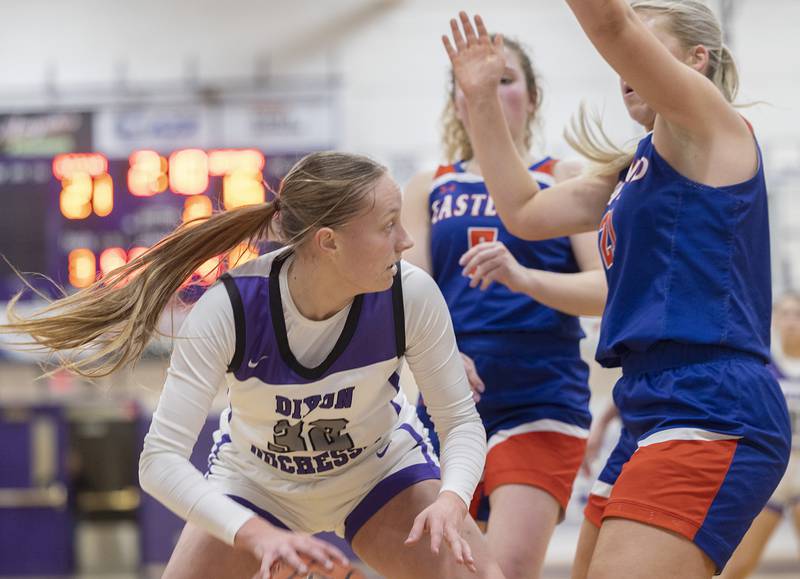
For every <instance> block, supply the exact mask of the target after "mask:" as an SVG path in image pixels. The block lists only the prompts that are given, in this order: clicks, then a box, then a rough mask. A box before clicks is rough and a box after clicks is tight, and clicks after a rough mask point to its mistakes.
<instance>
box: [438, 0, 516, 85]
mask: <svg viewBox="0 0 800 579" xmlns="http://www.w3.org/2000/svg"><path fill="white" fill-rule="evenodd" d="M458 16H459V19H460V21H461V24H460V25H459V22H458V20H456V19H455V18H453V19H451V20H450V31H451V34H452V35H453V40H452V42H451V41H450V37H449V36H447V35H443V36H442V42H443V43H444V49H445V50H446V51H447V56H449V57H450V62H451V63H452V65H453V75H454V76H455V79H456V82H457V83H458V86H459V87H461V90H462V91H464V95H465V96H466V97H467V98H468V99H469V98H470V97H482V96H492V95H494V94H496V93H497V86H498V85H499V84H500V80H501V79H502V77H503V71H504V70H505V67H506V55H505V51H504V50H503V37H502V36H500V35H499V34H498V35H496V36H495V38H494V40H492V39H491V38H490V37H489V33H488V32H487V31H486V26H485V25H484V23H483V20H482V19H481V17H480V16H478V15H476V16H475V26H474V27H473V26H472V23H471V22H470V20H469V16H467V14H466V12H459V14H458ZM462 29H463V33H462ZM476 31H477V32H476Z"/></svg>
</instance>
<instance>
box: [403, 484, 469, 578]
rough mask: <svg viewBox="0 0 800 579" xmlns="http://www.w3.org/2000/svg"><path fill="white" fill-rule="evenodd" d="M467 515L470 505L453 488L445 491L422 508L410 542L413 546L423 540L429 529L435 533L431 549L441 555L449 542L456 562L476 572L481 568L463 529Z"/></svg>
mask: <svg viewBox="0 0 800 579" xmlns="http://www.w3.org/2000/svg"><path fill="white" fill-rule="evenodd" d="M466 517H467V505H465V504H464V501H462V500H461V498H460V497H459V496H458V495H456V494H455V493H452V492H450V491H444V492H443V493H441V494H440V495H439V496H438V498H437V499H436V500H435V501H434V502H433V504H431V505H430V506H429V507H428V508H426V509H425V510H424V511H422V512H421V513H420V514H419V515H417V518H416V519H414V524H413V525H412V527H411V532H410V533H409V534H408V538H407V539H406V545H413V544H415V543H417V542H419V540H420V539H422V536H423V535H424V534H425V533H426V532H427V533H430V536H431V551H432V552H433V553H434V554H435V555H438V554H439V549H440V548H441V545H442V540H444V541H446V542H447V545H448V546H449V547H450V550H451V551H453V555H455V558H456V561H458V563H460V564H461V565H465V566H466V567H467V568H468V569H469V570H470V571H472V572H473V573H474V572H476V571H477V569H476V567H475V559H473V557H472V549H470V547H469V543H467V540H466V539H465V538H464V537H462V536H461V528H462V526H463V524H464V519H466Z"/></svg>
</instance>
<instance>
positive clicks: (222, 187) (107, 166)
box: [52, 149, 267, 288]
mask: <svg viewBox="0 0 800 579" xmlns="http://www.w3.org/2000/svg"><path fill="white" fill-rule="evenodd" d="M265 164H266V161H265V158H264V155H263V153H261V152H260V151H258V150H255V149H214V150H208V151H206V150H202V149H181V150H177V151H174V152H172V153H171V154H170V155H166V156H165V155H161V154H160V153H159V152H157V151H152V150H138V151H134V152H133V153H132V154H131V155H130V157H129V158H128V159H127V160H109V159H107V158H106V157H104V156H103V155H101V154H99V153H70V154H63V155H58V156H56V157H55V158H54V159H53V162H52V170H53V177H54V183H55V187H56V189H57V190H58V191H57V193H58V207H59V212H60V214H59V217H60V219H61V222H60V223H59V224H58V233H59V239H58V242H57V243H58V253H59V259H61V260H63V261H62V262H61V266H60V267H58V268H57V270H58V271H60V272H63V274H66V276H65V277H66V279H65V280H64V281H65V282H68V284H69V285H70V286H72V287H73V288H82V287H86V286H88V285H90V284H91V283H93V282H94V281H95V280H97V279H99V278H102V276H104V275H106V274H108V273H109V272H110V271H112V270H114V269H116V268H118V267H120V266H121V265H124V264H125V263H127V262H128V261H130V260H131V259H133V258H135V257H136V256H137V255H139V254H141V253H142V252H143V251H145V250H146V249H147V247H149V246H151V245H152V244H154V243H155V242H157V241H158V240H159V239H161V238H162V237H163V236H164V235H166V234H167V233H169V232H170V231H172V230H173V229H174V228H175V227H176V226H177V225H179V224H181V223H189V222H192V221H195V220H202V219H203V218H205V217H208V216H210V215H211V214H212V212H213V211H215V210H223V209H233V208H235V207H241V206H243V205H251V204H257V203H263V202H264V201H265V199H266V195H267V192H266V190H265V187H264V184H263V179H264V170H265ZM256 255H257V253H256V252H255V251H254V250H253V249H252V248H248V247H246V246H243V247H240V248H237V250H235V251H234V252H233V255H232V256H231V259H232V260H234V259H235V260H237V261H238V263H242V262H244V261H248V260H249V259H252V258H254V257H256ZM221 265H222V264H221V261H220V259H219V258H215V259H212V260H209V262H207V263H205V264H204V265H203V266H201V267H200V268H199V269H198V272H197V275H196V281H197V282H198V283H200V284H201V285H208V284H210V283H213V282H214V281H215V280H216V279H217V277H218V276H219V274H220V268H221ZM59 277H61V276H59Z"/></svg>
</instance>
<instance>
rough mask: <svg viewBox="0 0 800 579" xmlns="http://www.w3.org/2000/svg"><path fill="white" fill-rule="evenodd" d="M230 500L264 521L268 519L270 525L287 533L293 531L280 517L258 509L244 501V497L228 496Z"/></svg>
mask: <svg viewBox="0 0 800 579" xmlns="http://www.w3.org/2000/svg"><path fill="white" fill-rule="evenodd" d="M228 498H230V499H232V500H234V501H236V502H237V503H239V504H240V505H242V506H243V507H244V508H246V509H250V510H251V511H253V512H254V513H255V514H257V515H258V516H259V517H261V518H262V519H266V520H267V521H269V522H270V523H272V524H273V525H275V526H276V527H279V528H281V529H286V530H287V531H291V529H290V528H289V527H288V526H286V524H285V523H284V522H283V521H281V520H280V519H279V518H278V517H276V516H275V515H272V514H270V513H268V512H267V511H265V510H264V509H262V508H261V507H257V506H256V505H254V504H253V503H251V502H250V501H248V500H247V499H243V498H242V497H237V496H235V495H228Z"/></svg>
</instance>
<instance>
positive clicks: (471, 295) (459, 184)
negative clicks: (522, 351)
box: [428, 157, 583, 340]
mask: <svg viewBox="0 0 800 579" xmlns="http://www.w3.org/2000/svg"><path fill="white" fill-rule="evenodd" d="M556 163H557V161H555V160H553V159H550V158H549V157H548V158H545V159H544V160H542V161H539V162H538V163H535V164H534V165H532V166H531V167H530V172H531V176H532V177H533V178H534V179H536V181H537V182H538V183H539V186H540V187H543V188H544V187H548V186H550V185H552V184H553V183H554V179H553V168H554V167H555V165H556ZM428 203H429V207H430V220H431V240H430V246H431V263H432V268H433V278H434V279H435V280H436V283H437V284H438V285H439V287H440V288H441V290H442V293H443V294H444V297H445V300H446V301H447V305H448V307H449V308H450V314H451V316H452V317H453V326H454V328H455V331H456V335H458V336H463V335H466V334H486V333H508V332H528V333H546V334H548V335H549V336H551V337H556V338H564V339H568V340H579V339H581V338H582V337H583V332H582V330H581V327H580V324H579V322H578V319H577V318H575V317H574V316H570V315H567V314H563V313H561V312H557V311H556V310H554V309H552V308H549V307H547V306H544V305H542V304H540V303H539V302H537V301H536V300H534V299H532V298H531V297H529V296H527V295H524V294H520V293H515V292H512V291H511V290H509V289H508V288H507V287H506V286H504V285H503V284H500V283H493V284H491V285H490V286H489V288H488V289H486V290H485V291H481V290H480V289H479V288H471V287H469V281H470V280H469V278H467V277H465V276H464V275H463V274H462V270H463V267H462V266H460V265H459V264H458V260H459V259H460V258H461V256H462V255H464V253H465V252H466V251H467V250H469V249H470V248H471V247H473V246H474V245H476V244H478V243H481V242H483V241H501V242H502V243H503V244H505V246H506V247H507V248H508V250H509V251H510V252H511V254H512V255H513V256H514V257H515V258H516V259H517V261H519V263H520V264H521V265H522V266H524V267H527V268H533V269H543V270H547V271H555V272H561V273H574V272H577V271H579V267H578V264H577V263H576V261H575V256H574V255H573V253H572V246H571V245H570V240H569V238H567V237H559V238H556V239H549V240H546V241H525V240H523V239H520V238H518V237H515V236H514V235H512V234H510V233H509V232H508V230H507V229H506V228H505V226H504V225H503V223H502V221H500V218H499V217H498V216H497V211H496V210H495V208H494V203H493V201H492V198H491V197H490V196H489V193H488V191H487V189H486V185H485V183H484V180H483V177H481V176H479V175H474V174H472V173H468V172H466V171H465V170H464V165H463V163H462V162H458V163H455V164H453V165H448V166H442V167H439V169H438V170H437V172H436V176H435V178H434V181H433V184H432V189H431V192H430V195H429V200H428Z"/></svg>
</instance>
